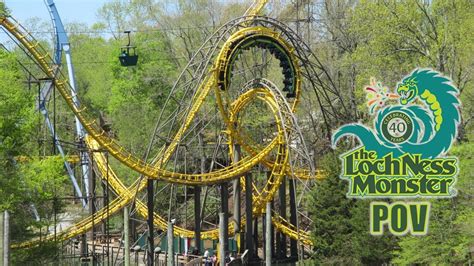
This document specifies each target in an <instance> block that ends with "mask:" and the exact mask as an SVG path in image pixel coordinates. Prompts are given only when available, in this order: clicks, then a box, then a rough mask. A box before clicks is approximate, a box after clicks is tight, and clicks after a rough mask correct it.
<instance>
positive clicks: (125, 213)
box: [123, 206, 130, 266]
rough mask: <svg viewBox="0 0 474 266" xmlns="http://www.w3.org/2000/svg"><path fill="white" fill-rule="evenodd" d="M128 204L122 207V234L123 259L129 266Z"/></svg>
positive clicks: (126, 265)
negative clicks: (123, 241)
mask: <svg viewBox="0 0 474 266" xmlns="http://www.w3.org/2000/svg"><path fill="white" fill-rule="evenodd" d="M129 220H130V219H129V212H128V206H125V207H124V208H123V234H124V240H125V243H124V255H123V256H124V257H125V258H124V259H125V266H130V226H129V225H130V223H129Z"/></svg>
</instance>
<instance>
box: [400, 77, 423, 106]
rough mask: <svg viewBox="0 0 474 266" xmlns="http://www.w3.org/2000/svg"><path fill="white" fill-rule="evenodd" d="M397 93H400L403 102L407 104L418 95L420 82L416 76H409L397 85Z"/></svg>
mask: <svg viewBox="0 0 474 266" xmlns="http://www.w3.org/2000/svg"><path fill="white" fill-rule="evenodd" d="M397 93H398V94H399V95H400V103H401V104H404V105H405V104H408V103H409V102H411V101H413V100H414V99H415V97H416V96H417V95H418V84H417V82H416V79H415V77H413V76H410V77H407V78H405V79H404V80H403V81H402V82H401V83H399V84H398V86H397Z"/></svg>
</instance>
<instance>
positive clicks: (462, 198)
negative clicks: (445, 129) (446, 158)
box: [393, 144, 474, 265]
mask: <svg viewBox="0 0 474 266" xmlns="http://www.w3.org/2000/svg"><path fill="white" fill-rule="evenodd" d="M473 148H474V145H473V144H463V145H459V146H455V147H453V149H452V150H451V155H453V156H457V157H458V158H459V160H460V165H459V167H460V173H459V176H458V180H459V181H458V182H457V183H456V188H457V190H458V195H457V197H455V198H452V199H434V200H431V215H430V216H431V218H430V224H429V231H428V234H427V235H426V236H422V237H413V236H406V237H403V238H401V240H400V241H399V245H400V250H396V251H393V254H394V255H395V256H396V258H395V259H394V260H393V262H394V263H396V264H415V263H416V264H428V265H432V264H433V265H440V264H466V263H467V261H468V258H469V250H470V248H471V247H472V246H473V245H474V231H473V228H474V208H473V207H474V204H473V202H472V193H473V187H472V180H473V177H474V175H473V173H472V167H473V166H474V158H473V154H472V149H473Z"/></svg>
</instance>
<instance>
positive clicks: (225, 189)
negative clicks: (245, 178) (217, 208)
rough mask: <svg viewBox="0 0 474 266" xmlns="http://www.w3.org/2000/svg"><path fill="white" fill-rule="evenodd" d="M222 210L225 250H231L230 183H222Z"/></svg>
mask: <svg viewBox="0 0 474 266" xmlns="http://www.w3.org/2000/svg"><path fill="white" fill-rule="evenodd" d="M221 212H222V213H224V225H225V226H224V228H222V230H223V234H224V239H223V240H224V251H225V252H226V254H227V252H229V183H228V182H224V183H222V184H221Z"/></svg>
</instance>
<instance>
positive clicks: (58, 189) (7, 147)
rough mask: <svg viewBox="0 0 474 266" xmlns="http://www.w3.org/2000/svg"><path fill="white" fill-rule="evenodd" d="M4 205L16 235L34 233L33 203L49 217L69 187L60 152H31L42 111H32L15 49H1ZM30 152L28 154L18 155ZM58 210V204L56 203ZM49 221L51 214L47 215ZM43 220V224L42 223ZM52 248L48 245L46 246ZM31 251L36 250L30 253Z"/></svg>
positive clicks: (0, 189) (0, 193)
mask: <svg viewBox="0 0 474 266" xmlns="http://www.w3.org/2000/svg"><path fill="white" fill-rule="evenodd" d="M0 69H1V70H2V71H0V80H2V82H1V83H0V113H1V114H2V118H1V119H0V168H1V169H2V170H1V171H0V210H2V211H3V210H9V212H10V213H11V238H12V241H21V240H25V239H28V238H31V237H32V235H34V234H35V233H36V230H37V227H36V226H37V225H38V223H37V222H36V221H35V217H34V215H33V211H32V208H33V207H32V203H35V207H34V208H35V209H36V210H37V211H38V212H39V214H40V216H41V217H51V213H52V204H51V200H52V199H53V197H54V196H55V195H59V196H60V195H61V193H63V192H64V190H65V188H66V187H65V181H66V177H65V175H64V170H63V162H62V161H61V160H60V159H59V158H58V157H50V158H47V159H44V160H43V159H40V158H37V157H31V154H32V153H33V150H34V149H33V147H36V145H32V144H33V143H31V140H33V139H35V138H34V135H35V134H36V133H37V132H36V130H35V129H36V125H37V119H38V116H37V114H36V113H35V111H34V103H35V101H34V94H33V93H32V92H30V91H26V90H25V89H24V85H23V84H22V82H23V76H22V72H21V71H20V68H19V65H18V63H17V61H16V56H15V55H14V54H9V53H6V52H5V51H4V50H1V51H0ZM20 157H26V158H27V159H26V160H19V158H20ZM57 211H59V209H57ZM45 221H47V219H45ZM43 226H44V225H43ZM35 250H36V251H38V254H42V257H43V258H45V257H46V258H47V257H48V256H49V255H50V253H44V252H45V250H46V249H45V248H44V247H40V248H39V249H38V250H37V249H34V250H33V251H31V252H30V251H21V252H20V253H21V254H19V253H17V252H16V251H14V253H13V258H12V259H13V262H14V263H16V264H24V261H23V259H25V258H26V259H27V258H28V257H29V256H34V257H35V258H37V259H35V261H39V260H41V258H42V257H41V256H37V255H34V254H35V253H34V252H36V251H35ZM47 250H50V248H47ZM32 252H33V253H32Z"/></svg>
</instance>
